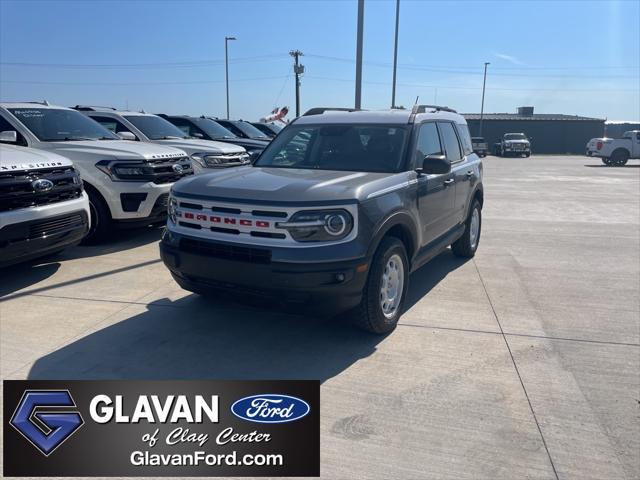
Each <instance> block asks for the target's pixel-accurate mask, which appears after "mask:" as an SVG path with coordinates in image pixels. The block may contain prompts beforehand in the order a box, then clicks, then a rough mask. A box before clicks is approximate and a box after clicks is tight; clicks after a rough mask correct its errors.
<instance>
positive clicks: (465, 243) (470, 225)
mask: <svg viewBox="0 0 640 480" xmlns="http://www.w3.org/2000/svg"><path fill="white" fill-rule="evenodd" d="M475 214H477V217H475V218H474V215H475ZM464 225H465V227H464V233H463V234H462V236H461V237H460V238H459V239H458V240H456V241H455V242H454V243H453V244H452V245H451V251H452V252H453V254H454V255H456V256H457V257H464V258H472V257H473V256H474V255H475V254H476V250H477V249H478V245H479V244H480V233H481V231H482V208H481V207H480V202H479V201H478V200H474V201H473V204H472V205H471V210H469V215H468V216H467V220H466V221H465V222H464Z"/></svg>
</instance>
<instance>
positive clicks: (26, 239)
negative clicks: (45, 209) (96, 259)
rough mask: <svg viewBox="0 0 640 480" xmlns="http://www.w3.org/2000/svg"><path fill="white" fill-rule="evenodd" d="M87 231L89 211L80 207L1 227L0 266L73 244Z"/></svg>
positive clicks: (39, 255)
mask: <svg viewBox="0 0 640 480" xmlns="http://www.w3.org/2000/svg"><path fill="white" fill-rule="evenodd" d="M85 203H86V199H85ZM88 231H89V212H88V209H84V208H83V209H79V210H73V211H67V212H65V213H63V214H58V215H52V216H47V217H45V218H35V219H31V220H27V221H23V222H19V223H13V224H9V225H5V227H4V228H2V229H0V267H6V266H8V265H13V264H15V263H19V262H23V261H26V260H30V259H33V258H37V257H41V256H43V255H47V254H49V253H53V252H56V251H58V250H62V249H63V248H66V247H70V246H72V245H76V244H78V243H79V242H80V240H82V237H84V236H85V235H86V233H87V232H88Z"/></svg>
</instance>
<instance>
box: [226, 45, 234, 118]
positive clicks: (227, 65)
mask: <svg viewBox="0 0 640 480" xmlns="http://www.w3.org/2000/svg"><path fill="white" fill-rule="evenodd" d="M235 39H236V37H224V73H225V83H226V85H227V120H229V47H228V44H229V40H235Z"/></svg>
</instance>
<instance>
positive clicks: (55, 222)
mask: <svg viewBox="0 0 640 480" xmlns="http://www.w3.org/2000/svg"><path fill="white" fill-rule="evenodd" d="M85 223H86V221H85V218H84V216H83V215H82V214H81V213H80V212H78V213H74V214H71V215H65V216H64V217H57V218H55V219H52V220H42V221H40V222H33V223H32V224H30V225H29V237H28V238H29V240H34V239H36V238H44V237H50V236H51V235H56V234H58V233H64V232H66V231H69V230H74V229H76V228H78V227H81V226H82V225H83V224H85Z"/></svg>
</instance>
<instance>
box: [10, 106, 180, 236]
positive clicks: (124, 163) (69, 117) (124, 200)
mask: <svg viewBox="0 0 640 480" xmlns="http://www.w3.org/2000/svg"><path fill="white" fill-rule="evenodd" d="M0 142H3V143H12V144H14V145H17V146H22V147H33V148H37V149H40V150H45V151H48V152H53V153H58V154H60V155H63V156H65V157H67V158H68V159H70V160H71V161H72V162H73V164H74V166H75V167H76V169H77V170H78V171H79V172H80V174H81V176H82V181H83V183H84V187H85V190H86V192H87V194H88V195H89V203H90V208H91V229H90V231H89V233H88V235H87V237H86V238H85V243H95V242H97V241H99V240H101V239H103V238H104V237H105V236H106V235H107V234H108V233H109V232H110V231H111V227H112V226H114V223H115V224H116V225H117V226H125V227H128V226H141V225H149V224H151V223H156V222H161V221H163V220H164V218H166V203H167V198H168V194H169V189H170V188H171V185H172V184H173V182H175V181H176V180H179V179H180V178H182V177H184V176H186V175H190V174H193V168H192V166H191V161H190V160H189V158H188V156H187V155H186V154H185V152H183V151H181V150H178V149H176V148H172V147H170V146H164V145H153V144H149V143H138V142H129V141H124V140H121V139H120V138H119V137H118V136H116V135H114V134H113V133H111V132H110V131H109V130H107V129H106V128H104V127H103V126H102V125H100V124H99V123H97V122H94V121H93V120H91V119H89V118H87V117H86V116H84V115H82V114H81V113H79V112H77V111H75V110H72V109H70V108H65V107H57V106H53V105H49V104H48V103H46V102H44V103H0Z"/></svg>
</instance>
